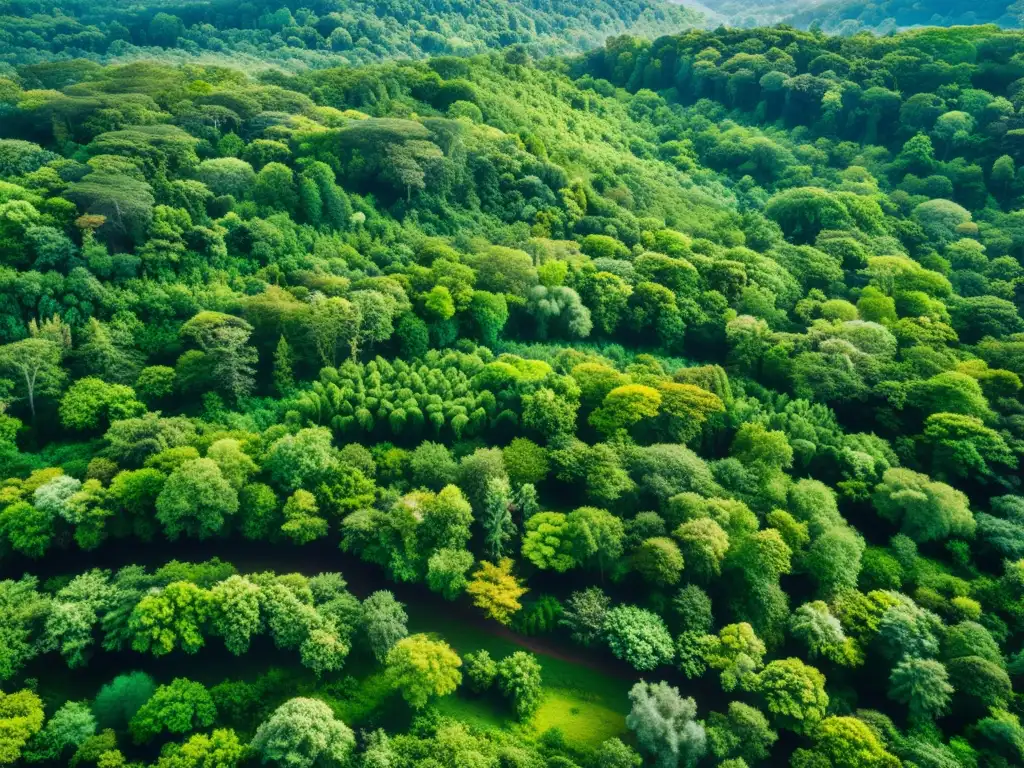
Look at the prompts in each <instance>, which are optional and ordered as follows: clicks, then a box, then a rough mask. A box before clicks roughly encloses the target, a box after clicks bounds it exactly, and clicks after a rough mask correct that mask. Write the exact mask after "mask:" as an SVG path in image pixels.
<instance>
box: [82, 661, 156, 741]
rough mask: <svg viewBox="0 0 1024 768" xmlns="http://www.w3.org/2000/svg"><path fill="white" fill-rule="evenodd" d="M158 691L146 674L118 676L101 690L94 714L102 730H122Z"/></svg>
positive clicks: (96, 699)
mask: <svg viewBox="0 0 1024 768" xmlns="http://www.w3.org/2000/svg"><path fill="white" fill-rule="evenodd" d="M155 691H156V683H155V682H154V681H153V678H152V677H150V676H149V675H147V674H146V673H145V672H128V673H126V674H122V675H118V676H117V677H115V678H114V679H113V680H111V681H110V682H109V683H107V684H106V685H104V686H103V687H102V688H100V690H99V693H97V694H96V698H95V699H93V702H92V712H93V714H94V715H95V716H96V722H97V724H98V726H99V727H100V728H114V729H116V730H122V729H124V728H126V727H127V726H128V723H129V722H131V719H132V718H133V717H134V716H135V713H136V712H138V711H139V709H141V708H142V705H143V704H145V703H146V702H147V701H149V699H150V698H151V697H152V696H153V693H154V692H155Z"/></svg>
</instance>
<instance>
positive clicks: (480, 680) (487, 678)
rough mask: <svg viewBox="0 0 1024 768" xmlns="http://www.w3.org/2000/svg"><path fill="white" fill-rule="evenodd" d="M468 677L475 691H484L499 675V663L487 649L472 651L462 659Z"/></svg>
mask: <svg viewBox="0 0 1024 768" xmlns="http://www.w3.org/2000/svg"><path fill="white" fill-rule="evenodd" d="M462 662H463V667H464V668H465V673H466V679H467V680H469V687H470V688H471V689H472V690H473V692H474V693H484V692H485V691H488V690H490V688H491V686H492V685H494V680H495V678H497V676H498V663H497V662H496V661H494V659H492V658H491V654H490V653H488V652H487V651H486V650H479V651H472V652H470V653H467V654H466V655H465V657H464V658H463V659H462Z"/></svg>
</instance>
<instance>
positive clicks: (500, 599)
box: [466, 557, 528, 624]
mask: <svg viewBox="0 0 1024 768" xmlns="http://www.w3.org/2000/svg"><path fill="white" fill-rule="evenodd" d="M527 591H528V590H527V588H526V587H524V586H522V584H521V583H520V581H519V579H517V578H516V577H515V576H513V575H512V560H511V559H510V558H507V557H506V558H503V559H502V560H500V561H499V562H498V564H497V565H495V564H493V563H489V562H487V561H486V560H484V561H481V562H480V568H479V570H477V571H476V573H474V574H473V578H472V580H471V581H470V582H469V585H468V586H467V587H466V592H468V593H469V594H470V595H471V596H472V597H473V605H475V606H476V607H477V608H480V609H482V610H483V612H484V615H486V616H487V617H488V618H490V619H494V620H495V621H498V622H500V623H502V624H509V623H510V622H511V621H512V616H513V614H515V613H516V612H517V611H518V610H519V609H520V608H522V607H523V606H522V605H521V604H520V602H519V598H520V597H522V596H523V595H525V594H526V593H527Z"/></svg>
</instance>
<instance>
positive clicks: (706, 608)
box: [672, 584, 714, 633]
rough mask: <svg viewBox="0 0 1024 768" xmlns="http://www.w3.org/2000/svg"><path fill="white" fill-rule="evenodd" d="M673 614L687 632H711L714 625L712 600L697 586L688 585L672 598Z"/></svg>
mask: <svg viewBox="0 0 1024 768" xmlns="http://www.w3.org/2000/svg"><path fill="white" fill-rule="evenodd" d="M672 612H673V613H674V614H675V615H676V616H677V617H678V619H679V623H680V625H681V626H682V627H683V630H684V631H686V632H698V633H703V632H710V631H711V627H712V625H713V624H714V616H713V614H712V612H711V598H710V597H708V593H707V592H705V591H704V590H703V589H701V588H700V587H698V586H697V585H695V584H687V585H686V586H685V587H683V588H682V589H680V590H679V592H678V593H676V596H675V597H673V598H672Z"/></svg>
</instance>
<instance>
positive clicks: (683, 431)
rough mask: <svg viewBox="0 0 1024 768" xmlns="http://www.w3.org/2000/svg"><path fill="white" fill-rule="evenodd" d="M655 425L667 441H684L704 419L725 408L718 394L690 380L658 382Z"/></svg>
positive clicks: (688, 440)
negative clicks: (687, 382)
mask: <svg viewBox="0 0 1024 768" xmlns="http://www.w3.org/2000/svg"><path fill="white" fill-rule="evenodd" d="M658 391H659V392H660V393H661V406H660V409H659V419H658V420H659V422H661V423H659V425H658V428H659V430H660V431H661V432H662V434H664V436H665V437H666V438H667V439H668V440H669V441H671V442H676V443H688V442H690V441H691V440H693V439H694V438H695V437H697V436H698V435H700V433H701V430H702V428H703V427H704V424H705V423H707V421H708V419H709V418H710V417H711V416H712V415H714V414H716V413H721V412H723V411H724V410H725V405H724V404H723V403H722V400H721V398H719V397H718V395H716V394H714V393H712V392H708V391H707V390H706V389H701V388H700V387H697V386H694V385H693V384H680V383H676V382H662V383H660V384H659V385H658Z"/></svg>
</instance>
